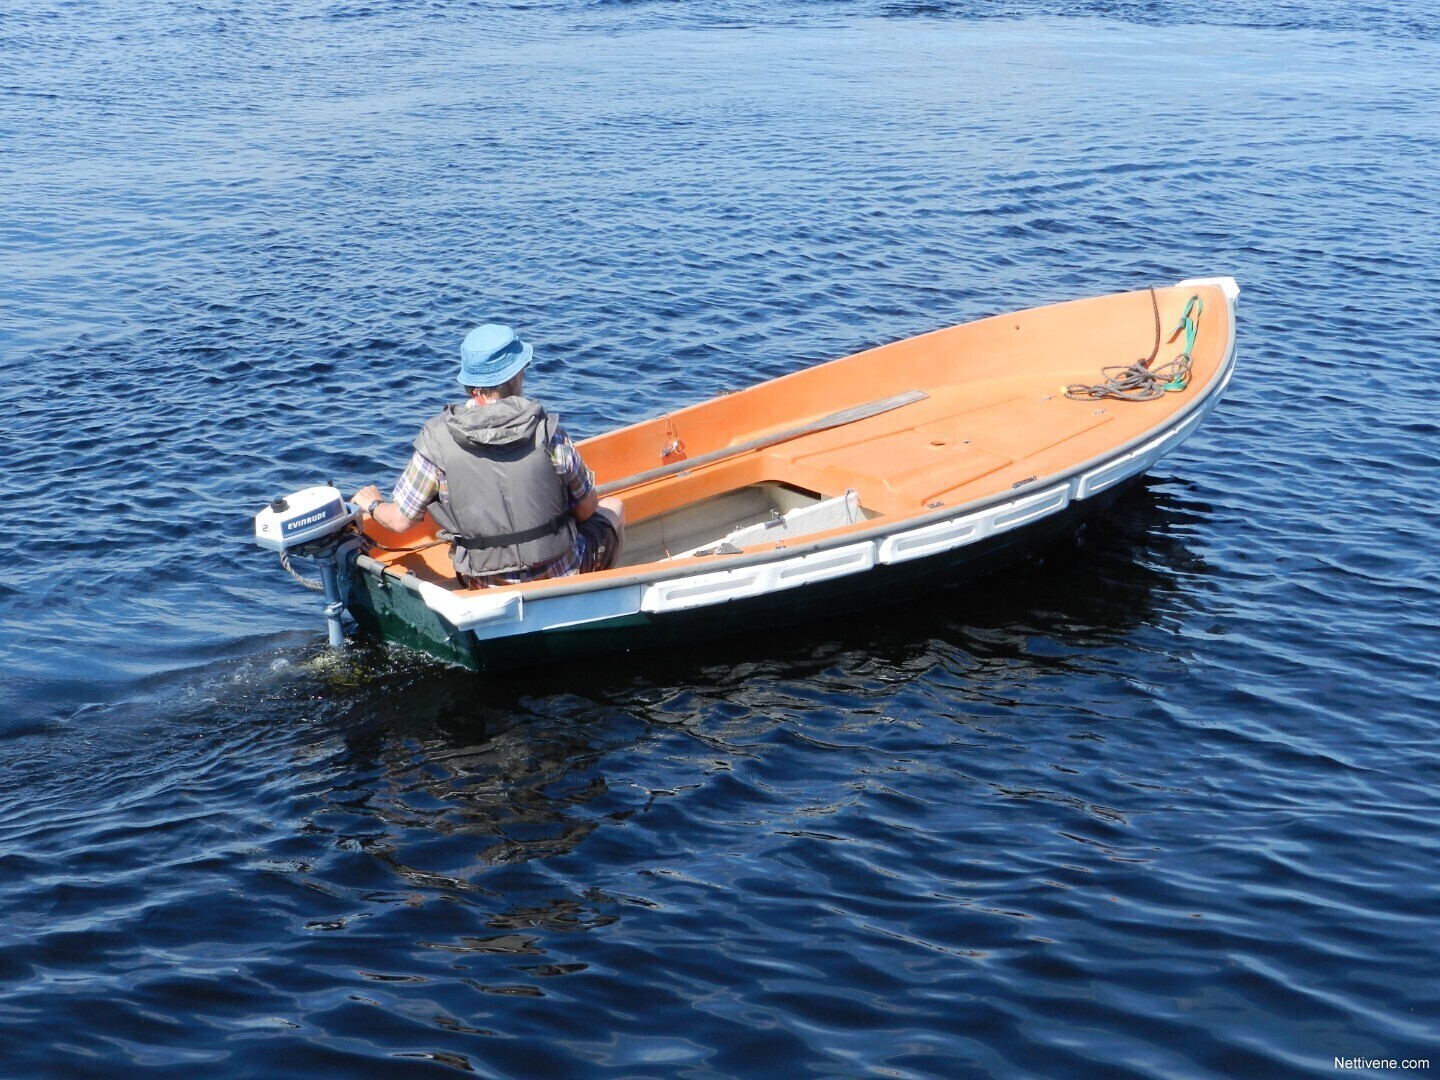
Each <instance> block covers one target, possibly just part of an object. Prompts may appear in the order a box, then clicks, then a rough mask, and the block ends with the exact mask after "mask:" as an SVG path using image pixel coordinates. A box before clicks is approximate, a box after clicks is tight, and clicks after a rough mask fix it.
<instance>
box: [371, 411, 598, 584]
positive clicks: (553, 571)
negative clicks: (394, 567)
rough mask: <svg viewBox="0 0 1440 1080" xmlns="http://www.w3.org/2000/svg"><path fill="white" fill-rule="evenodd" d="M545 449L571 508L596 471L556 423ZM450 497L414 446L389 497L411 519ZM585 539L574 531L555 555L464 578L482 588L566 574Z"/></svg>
mask: <svg viewBox="0 0 1440 1080" xmlns="http://www.w3.org/2000/svg"><path fill="white" fill-rule="evenodd" d="M548 449H549V451H550V464H552V465H553V466H555V472H556V473H557V474H558V475H559V476H560V479H561V480H563V481H565V487H566V489H567V491H568V492H569V497H570V506H571V508H572V509H573V508H574V507H575V506H576V505H577V504H578V503H579V502H580V500H581V499H583V498H585V496H586V495H589V494H590V492H591V490H593V488H594V486H595V474H594V473H592V472H591V471H590V470H589V469H588V468H586V467H585V462H583V461H581V460H580V454H579V451H577V450H576V449H575V444H574V443H572V442H571V441H570V436H569V435H567V434H565V429H564V428H562V427H560V426H559V425H558V424H557V425H556V426H555V434H554V436H553V437H552V438H551V440H550V445H549V447H548ZM449 497H450V486H449V484H448V483H447V482H446V480H445V470H443V469H441V468H440V467H439V466H437V465H436V464H435V463H434V462H433V461H431V460H430V459H429V458H427V457H426V456H425V455H424V454H422V453H420V451H419V450H416V451H415V453H414V454H412V455H411V457H410V464H409V465H407V466H405V471H404V472H403V473H401V474H400V479H399V480H398V481H397V482H396V484H395V490H394V492H393V493H392V494H391V496H390V501H391V502H393V503H394V504H395V505H396V506H398V507H399V508H400V511H401V513H403V514H404V515H405V516H406V517H408V518H409V519H410V520H411V521H419V520H420V519H421V518H423V517H424V516H425V508H426V507H427V506H429V505H430V504H431V503H432V502H434V501H435V500H436V499H440V498H445V499H448V498H449ZM586 542H587V538H586V536H585V534H584V533H579V534H577V535H576V543H575V545H574V546H573V547H572V548H571V549H570V550H569V551H568V552H566V553H565V554H564V555H561V556H560V557H559V558H558V559H551V560H550V561H549V562H544V563H537V564H536V565H534V566H529V567H526V568H525V569H524V570H515V571H511V572H509V573H498V574H487V575H485V577H483V578H467V579H466V583H467V584H469V585H471V586H474V587H478V588H485V587H488V586H491V585H518V584H520V583H521V582H523V581H535V580H537V579H539V578H551V577H565V576H567V575H569V574H574V573H577V572H579V570H580V567H581V565H582V564H583V562H584V558H585V547H584V545H585V544H586Z"/></svg>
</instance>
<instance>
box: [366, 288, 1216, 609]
mask: <svg viewBox="0 0 1440 1080" xmlns="http://www.w3.org/2000/svg"><path fill="white" fill-rule="evenodd" d="M1192 297H1196V298H1198V299H1199V300H1200V301H1203V302H1201V303H1195V304H1192V303H1191V298H1192ZM1197 309H1198V311H1197ZM1187 317H1189V318H1191V319H1192V326H1191V330H1192V333H1193V337H1194V343H1193V346H1192V347H1191V349H1190V354H1189V355H1190V357H1191V360H1192V363H1193V367H1192V368H1191V372H1190V378H1189V382H1188V383H1187V386H1186V388H1185V389H1183V390H1181V391H1180V392H1176V393H1166V394H1164V395H1163V396H1162V397H1160V398H1158V399H1156V400H1152V401H1144V402H1131V401H1118V402H1117V401H1109V400H1085V399H1083V398H1082V399H1078V400H1077V399H1076V398H1075V397H1072V396H1067V393H1066V390H1067V388H1068V387H1073V386H1075V385H1086V384H1095V383H1099V382H1100V381H1101V380H1102V368H1104V367H1106V366H1110V365H1128V364H1131V363H1133V362H1134V361H1135V360H1136V359H1137V358H1140V359H1143V358H1145V357H1146V356H1147V355H1150V356H1152V357H1153V358H1154V360H1153V362H1154V363H1155V364H1157V365H1158V364H1161V363H1164V362H1165V361H1168V360H1170V359H1171V357H1173V356H1175V355H1176V354H1177V353H1180V352H1182V351H1183V350H1184V349H1185V344H1186V338H1185V337H1184V336H1182V335H1181V333H1180V331H1181V329H1182V328H1184V327H1185V320H1186V318H1187ZM1172 328H1173V332H1172ZM1231 332H1232V330H1231V327H1230V325H1229V314H1228V306H1227V304H1226V301H1225V297H1224V295H1223V294H1222V293H1221V291H1220V289H1219V288H1218V287H1217V286H1213V285H1195V286H1191V285H1186V286H1175V287H1170V288H1162V289H1157V290H1153V291H1151V290H1145V291H1141V292H1136V293H1126V294H1117V295H1114V296H1109V297H1100V298H1096V299H1093V300H1083V301H1073V302H1070V303H1066V304H1058V305H1053V306H1049V307H1044V308H1035V309H1032V310H1029V311H1024V312H1020V313H1016V314H1011V315H1001V316H995V317H992V318H989V319H982V320H980V321H978V322H974V323H968V324H964V325H961V326H957V327H953V328H950V329H947V330H940V331H935V332H933V333H930V334H925V335H922V336H920V337H917V338H910V339H906V340H903V341H899V342H895V343H893V344H890V345H884V346H881V347H879V348H876V349H871V350H868V351H866V352H862V353H858V354H856V355H854V356H851V357H847V358H845V359H843V360H837V361H833V362H831V363H829V364H822V365H819V366H817V367H813V368H808V369H804V370H802V371H798V372H796V373H794V374H792V375H787V376H784V377H782V378H780V379H776V380H773V381H771V382H768V383H763V384H761V385H759V386H755V387H751V388H749V389H747V390H742V391H738V392H736V393H733V394H728V395H723V396H721V397H718V398H713V399H710V400H709V401H704V402H700V403H698V404H695V405H691V406H689V407H687V408H684V409H680V410H677V411H675V412H672V413H669V414H666V415H664V416H660V417H656V418H654V419H652V420H648V421H644V422H642V423H639V424H634V425H631V426H629V427H626V428H622V429H619V430H617V431H614V432H609V433H607V434H604V435H600V436H597V437H595V438H593V439H589V440H586V441H584V442H581V443H580V444H579V450H580V453H581V455H582V457H583V458H584V459H585V461H586V463H587V464H588V465H589V466H590V467H591V468H592V469H593V470H594V472H595V474H596V480H597V484H598V486H599V488H600V491H601V494H602V495H613V496H615V497H618V498H620V499H622V500H623V501H624V503H625V513H626V519H627V528H626V538H625V548H624V553H623V555H622V558H621V566H620V567H617V568H616V569H613V570H610V571H605V572H603V573H607V574H611V575H616V574H621V573H625V572H627V570H628V571H632V572H633V568H635V567H637V566H642V565H645V564H650V563H660V562H664V561H666V560H681V559H691V558H696V557H703V556H706V555H713V554H723V553H730V552H735V551H742V550H746V549H754V548H756V547H772V548H773V547H774V546H775V545H777V544H782V545H783V544H785V543H787V542H791V541H794V540H796V539H798V538H801V537H812V538H813V537H819V536H823V535H826V534H831V533H835V532H836V531H840V530H845V529H858V528H863V527H865V525H866V523H868V522H873V521H874V520H875V519H878V518H884V517H897V518H905V517H910V516H917V515H920V514H923V513H926V512H928V511H930V510H934V509H936V508H939V507H942V506H954V505H961V504H964V503H966V502H970V501H973V500H977V499H981V498H986V497H991V496H994V495H995V494H997V493H1003V492H1005V491H1007V490H1012V489H1017V488H1021V487H1024V486H1026V485H1027V484H1029V483H1031V482H1035V481H1037V480H1043V479H1044V478H1045V477H1047V476H1053V475H1057V474H1060V473H1063V472H1065V471H1066V470H1068V469H1071V468H1073V467H1075V466H1076V465H1077V464H1078V463H1082V462H1085V461H1089V460H1093V459H1096V458H1098V457H1101V456H1103V455H1104V454H1105V453H1106V452H1107V451H1108V450H1113V449H1114V448H1115V447H1118V446H1121V445H1124V444H1125V443H1127V442H1128V441H1129V440H1132V439H1136V438H1139V437H1142V436H1143V435H1145V434H1146V433H1147V432H1148V431H1153V430H1155V429H1157V428H1160V427H1163V426H1164V423H1165V421H1166V420H1167V418H1168V417H1170V416H1172V415H1174V414H1175V413H1176V412H1178V411H1179V410H1181V409H1183V408H1184V407H1185V406H1186V404H1187V402H1188V401H1190V400H1193V399H1194V397H1195V396H1196V395H1197V394H1198V393H1200V392H1202V390H1203V387H1204V386H1205V384H1206V383H1207V382H1208V381H1209V380H1211V379H1213V378H1214V377H1215V376H1216V373H1217V372H1218V371H1219V370H1220V369H1221V367H1222V366H1223V363H1224V358H1225V356H1226V355H1227V353H1228V349H1229V344H1230V334H1231ZM365 524H366V529H365V531H366V533H367V535H370V536H371V537H372V539H375V540H377V541H378V542H379V543H380V544H383V545H385V547H386V548H390V549H398V550H389V551H386V550H383V549H381V550H377V551H376V552H374V553H373V554H374V556H375V557H376V558H377V559H379V560H380V561H381V562H384V563H388V564H390V565H392V566H393V567H394V569H395V571H396V572H401V573H403V572H405V571H406V570H409V571H412V572H414V573H416V574H418V575H420V576H421V577H422V578H426V579H429V580H432V581H435V582H437V583H444V584H448V585H450V586H451V587H458V586H456V584H455V578H454V575H453V572H452V571H451V568H450V560H449V555H448V551H447V548H446V547H445V546H443V545H440V546H436V545H433V544H431V545H430V546H424V545H425V544H426V543H427V541H429V540H430V538H431V537H433V536H434V532H435V526H434V524H433V522H432V521H431V520H430V519H429V518H428V517H427V519H426V520H425V521H424V522H422V523H420V524H418V525H417V526H416V527H415V528H414V529H412V530H410V531H408V532H406V533H404V534H393V533H388V532H386V530H384V529H382V528H380V527H379V526H378V525H377V524H376V523H374V522H372V521H369V520H367V521H366V523H365ZM407 548H419V550H404V549H407ZM596 576H600V575H596ZM543 584H544V583H541V582H535V583H531V584H530V585H527V586H523V587H524V588H530V587H535V586H540V585H543Z"/></svg>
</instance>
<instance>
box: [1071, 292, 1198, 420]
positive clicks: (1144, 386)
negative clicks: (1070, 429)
mask: <svg viewBox="0 0 1440 1080" xmlns="http://www.w3.org/2000/svg"><path fill="white" fill-rule="evenodd" d="M1150 306H1151V308H1152V309H1153V310H1154V312H1155V347H1154V348H1153V349H1151V350H1150V355H1149V356H1148V357H1146V358H1144V359H1142V360H1136V361H1135V362H1134V363H1132V364H1115V365H1112V366H1110V367H1105V368H1101V369H1100V374H1101V375H1103V376H1104V377H1105V381H1104V382H1102V383H1095V384H1094V385H1087V384H1086V383H1071V384H1070V385H1069V386H1067V387H1066V388H1065V396H1066V397H1068V398H1072V399H1073V400H1075V401H1102V400H1113V401H1154V400H1155V399H1156V398H1158V397H1164V396H1165V394H1166V392H1167V391H1169V392H1174V391H1178V390H1184V389H1185V388H1186V387H1187V386H1189V385H1190V374H1191V371H1192V370H1193V368H1194V366H1195V361H1194V358H1193V357H1192V356H1191V355H1190V354H1191V350H1192V349H1194V347H1195V331H1196V328H1197V325H1196V324H1197V320H1198V319H1199V317H1200V312H1201V311H1203V310H1204V305H1203V304H1202V303H1201V301H1200V297H1199V296H1192V297H1190V300H1189V301H1188V302H1187V303H1186V305H1185V311H1184V313H1183V314H1182V315H1181V316H1180V322H1179V324H1178V325H1177V326H1176V327H1175V332H1174V333H1172V334H1171V335H1170V340H1171V341H1174V340H1175V338H1176V337H1178V336H1179V334H1180V331H1181V330H1184V331H1185V350H1184V352H1181V353H1180V354H1179V355H1177V356H1176V357H1175V359H1173V360H1171V361H1169V362H1168V363H1164V364H1161V365H1160V366H1159V367H1156V366H1155V358H1156V357H1157V356H1159V355H1160V301H1159V299H1158V298H1157V297H1156V295H1155V289H1154V288H1153V287H1152V288H1151V289H1150ZM1192 310H1193V311H1194V315H1192V314H1191V311H1192Z"/></svg>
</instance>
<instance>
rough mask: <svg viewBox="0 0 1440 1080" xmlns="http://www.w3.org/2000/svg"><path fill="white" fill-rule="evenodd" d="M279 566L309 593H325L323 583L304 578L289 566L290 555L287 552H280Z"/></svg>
mask: <svg viewBox="0 0 1440 1080" xmlns="http://www.w3.org/2000/svg"><path fill="white" fill-rule="evenodd" d="M280 565H281V566H283V567H284V568H285V572H286V573H287V574H289V575H290V576H291V577H293V578H294V579H295V580H296V581H298V582H299V583H300V584H301V585H304V586H305V588H307V589H309V590H310V591H311V592H324V591H325V584H324V582H320V581H316V580H315V579H314V578H308V577H305V576H303V575H302V574H301V573H300V571H298V570H296V569H295V568H294V567H293V566H291V565H290V553H289V552H288V551H282V552H280Z"/></svg>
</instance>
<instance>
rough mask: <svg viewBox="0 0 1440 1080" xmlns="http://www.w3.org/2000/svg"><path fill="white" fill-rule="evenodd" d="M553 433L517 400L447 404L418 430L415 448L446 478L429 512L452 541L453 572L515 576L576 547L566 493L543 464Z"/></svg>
mask: <svg viewBox="0 0 1440 1080" xmlns="http://www.w3.org/2000/svg"><path fill="white" fill-rule="evenodd" d="M554 433H555V421H553V420H551V419H550V417H548V416H546V415H545V410H544V409H543V408H541V406H540V403H539V402H536V401H530V400H529V399H527V398H521V397H509V398H505V399H503V400H501V401H498V402H496V403H494V404H493V405H486V406H483V407H471V406H469V405H447V406H445V408H444V409H442V410H441V411H440V412H439V413H437V414H436V415H435V416H433V417H431V418H430V420H429V421H427V422H426V424H425V426H424V427H423V428H422V429H421V430H420V434H419V436H418V437H417V438H416V439H415V449H416V450H418V451H420V453H422V454H424V455H425V456H426V457H427V458H429V459H430V460H431V461H432V462H434V463H435V464H436V465H437V466H438V467H439V468H441V469H443V470H444V471H445V479H446V487H447V489H448V491H447V494H446V496H445V498H443V499H439V500H437V501H436V502H434V503H432V504H431V506H430V512H431V514H432V515H433V516H434V517H435V520H436V521H438V522H440V526H441V528H443V529H444V530H445V531H446V532H448V533H449V534H450V535H451V536H452V537H453V538H454V544H453V546H452V547H451V558H452V559H453V561H454V563H455V570H456V572H458V573H460V574H465V575H469V576H472V577H479V576H481V575H484V574H495V573H501V572H504V571H513V570H522V569H524V568H525V567H529V566H535V565H536V564H538V563H543V562H548V561H550V560H551V559H558V558H559V557H560V556H562V555H564V554H565V553H566V552H568V551H569V550H570V549H571V548H573V547H574V546H575V519H574V516H573V515H572V514H571V512H570V497H569V489H568V488H567V487H566V485H565V481H564V480H562V479H561V477H560V474H559V473H557V472H556V471H555V466H554V465H553V464H552V463H551V461H550V440H551V438H552V437H553V435H554Z"/></svg>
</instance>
